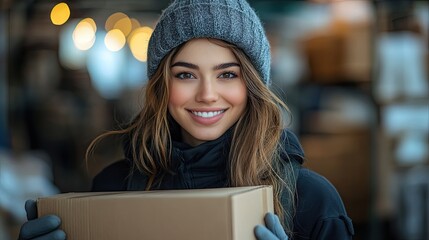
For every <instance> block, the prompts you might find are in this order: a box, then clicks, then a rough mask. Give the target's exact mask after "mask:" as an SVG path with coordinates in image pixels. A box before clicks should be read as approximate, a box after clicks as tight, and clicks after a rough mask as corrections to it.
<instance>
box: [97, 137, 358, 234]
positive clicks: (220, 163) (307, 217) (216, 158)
mask: <svg viewBox="0 0 429 240" xmlns="http://www.w3.org/2000/svg"><path fill="white" fill-rule="evenodd" d="M230 139H231V138H230V132H229V131H228V132H227V133H226V134H225V135H223V136H222V137H221V138H219V139H217V140H214V141H209V142H206V143H203V144H201V145H199V146H197V147H190V146H188V145H186V144H184V143H181V142H177V141H174V142H173V152H172V158H173V159H172V164H173V166H172V170H173V171H172V172H171V173H166V174H163V175H162V181H160V182H158V183H157V187H156V188H157V189H197V188H218V187H227V186H228V177H227V176H228V172H227V169H228V168H227V162H226V161H227V160H226V159H227V155H228V152H227V151H225V149H228V146H229V144H230V142H229V140H230ZM283 141H284V148H285V150H286V152H287V156H285V158H288V159H289V160H291V161H297V162H299V163H300V164H301V163H302V162H303V159H304V157H303V155H304V154H303V151H302V148H301V146H300V144H299V142H298V139H297V138H296V136H295V135H294V134H293V133H291V132H289V131H285V134H284V135H283ZM289 160H285V161H289ZM131 167H132V162H131V161H129V160H122V161H118V162H115V163H113V164H112V165H110V166H108V167H106V168H105V169H104V170H102V171H101V172H100V173H99V174H98V175H97V176H96V177H95V178H94V180H93V185H92V191H126V190H144V188H145V186H146V183H147V177H146V176H145V175H143V174H141V173H139V172H137V171H135V172H131V169H132V168H131ZM297 175H298V179H297V180H296V181H297V196H296V204H297V205H296V215H295V217H294V220H293V224H294V227H293V230H294V236H293V239H294V240H302V239H320V240H322V239H323V240H328V239H329V240H336V239H339V240H343V239H351V238H352V235H353V234H354V232H353V231H354V230H353V225H352V222H351V220H350V218H349V217H348V216H347V213H346V210H345V208H344V205H343V202H342V200H341V198H340V196H339V194H338V192H337V191H336V189H335V187H334V186H333V185H332V184H331V183H330V182H329V181H328V180H327V179H326V178H324V177H322V176H320V175H319V174H317V173H315V172H313V171H311V170H309V169H306V168H301V167H300V168H299V170H298V174H297ZM158 179H161V176H160V177H159V178H158ZM285 207H286V206H285Z"/></svg>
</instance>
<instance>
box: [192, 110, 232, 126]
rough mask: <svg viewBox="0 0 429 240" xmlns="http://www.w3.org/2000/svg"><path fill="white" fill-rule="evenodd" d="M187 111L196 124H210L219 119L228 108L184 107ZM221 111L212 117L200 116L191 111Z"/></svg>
mask: <svg viewBox="0 0 429 240" xmlns="http://www.w3.org/2000/svg"><path fill="white" fill-rule="evenodd" d="M186 110H187V111H188V112H189V115H190V116H191V118H192V119H193V120H194V121H195V122H196V123H198V124H201V125H212V124H215V123H217V122H218V121H220V120H221V119H222V118H223V116H224V115H225V112H226V111H227V110H228V108H210V109H208V108H193V109H186ZM218 111H223V112H222V113H220V114H218V115H215V116H213V117H201V116H197V115H195V114H193V113H192V112H202V113H204V112H218Z"/></svg>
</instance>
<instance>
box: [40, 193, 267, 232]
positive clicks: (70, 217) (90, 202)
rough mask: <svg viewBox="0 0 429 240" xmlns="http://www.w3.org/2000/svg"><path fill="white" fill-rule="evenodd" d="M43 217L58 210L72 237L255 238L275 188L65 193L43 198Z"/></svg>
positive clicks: (66, 230) (63, 225)
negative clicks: (255, 228)
mask: <svg viewBox="0 0 429 240" xmlns="http://www.w3.org/2000/svg"><path fill="white" fill-rule="evenodd" d="M37 205H38V214H39V216H43V215H47V214H57V215H58V216H60V218H61V219H62V225H61V228H62V229H63V230H64V231H65V232H66V234H67V239H68V240H93V239H103V240H109V239H127V240H130V239H148V240H157V239H160V240H161V239H162V240H165V239H176V240H181V239H183V240H185V239H186V240H190V239H199V240H202V239H206V240H211V239H213V240H219V239H222V240H228V239H236V240H243V239H246V240H247V239H255V237H254V234H253V228H254V227H255V226H256V225H257V224H263V217H264V215H265V213H266V212H269V211H270V212H272V211H273V191H272V187H270V186H254V187H236V188H217V189H199V190H160V191H147V192H104V193H65V194H59V195H55V196H51V197H45V198H39V199H38V201H37Z"/></svg>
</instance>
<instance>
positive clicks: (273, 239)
mask: <svg viewBox="0 0 429 240" xmlns="http://www.w3.org/2000/svg"><path fill="white" fill-rule="evenodd" d="M264 221H265V226H262V225H257V226H256V227H255V236H256V238H257V239H258V240H288V239H289V237H288V236H287V235H286V233H285V230H284V229H283V227H282V224H281V223H280V220H279V217H278V216H277V215H275V214H273V213H267V214H266V215H265V218H264Z"/></svg>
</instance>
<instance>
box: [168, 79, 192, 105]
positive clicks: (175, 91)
mask: <svg viewBox="0 0 429 240" xmlns="http://www.w3.org/2000/svg"><path fill="white" fill-rule="evenodd" d="M188 100H189V92H188V91H186V88H181V87H180V86H177V85H176V84H171V86H170V97H169V100H168V105H169V106H179V105H182V104H183V103H185V102H186V101H188Z"/></svg>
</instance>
